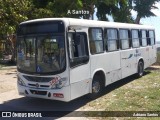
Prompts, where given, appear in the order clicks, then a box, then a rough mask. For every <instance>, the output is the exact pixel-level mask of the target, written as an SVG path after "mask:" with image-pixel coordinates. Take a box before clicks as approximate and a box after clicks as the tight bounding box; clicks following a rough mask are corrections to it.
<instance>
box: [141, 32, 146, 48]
mask: <svg viewBox="0 0 160 120" xmlns="http://www.w3.org/2000/svg"><path fill="white" fill-rule="evenodd" d="M141 34H142V46H143V47H145V46H147V33H146V31H145V30H142V32H141Z"/></svg>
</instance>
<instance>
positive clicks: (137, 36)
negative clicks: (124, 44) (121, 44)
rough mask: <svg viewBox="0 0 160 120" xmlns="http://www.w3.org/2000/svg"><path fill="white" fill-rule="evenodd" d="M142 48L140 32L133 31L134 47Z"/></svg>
mask: <svg viewBox="0 0 160 120" xmlns="http://www.w3.org/2000/svg"><path fill="white" fill-rule="evenodd" d="M139 46H140V43H139V35H138V30H132V47H133V48H137V47H139Z"/></svg>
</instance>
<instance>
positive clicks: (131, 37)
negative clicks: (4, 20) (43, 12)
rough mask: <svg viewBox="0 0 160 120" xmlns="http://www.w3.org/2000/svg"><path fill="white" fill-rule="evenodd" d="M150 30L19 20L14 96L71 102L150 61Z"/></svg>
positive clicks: (153, 55) (92, 94) (140, 71)
mask: <svg viewBox="0 0 160 120" xmlns="http://www.w3.org/2000/svg"><path fill="white" fill-rule="evenodd" d="M156 57H157V56H156V45H155V30H154V28H153V27H151V26H145V25H135V24H125V23H114V22H104V21H94V20H82V19H73V18H45V19H36V20H30V21H26V22H22V23H21V24H20V25H19V28H18V30H17V70H18V82H17V84H18V91H19V94H20V95H24V96H29V97H37V98H44V99H52V100H60V101H66V102H67V101H71V100H73V99H75V98H78V97H80V96H83V95H85V94H89V96H90V97H92V98H96V97H97V96H98V95H99V94H100V93H101V91H102V90H103V88H104V87H105V86H107V85H109V84H111V83H113V82H116V81H118V80H120V79H123V78H125V77H127V76H130V75H132V74H136V73H137V75H138V76H139V77H141V76H142V75H143V71H144V69H145V68H147V67H149V66H150V65H152V64H153V63H155V62H156Z"/></svg>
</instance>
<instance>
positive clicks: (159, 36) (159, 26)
mask: <svg viewBox="0 0 160 120" xmlns="http://www.w3.org/2000/svg"><path fill="white" fill-rule="evenodd" d="M155 6H156V7H158V8H159V9H153V10H152V12H153V13H154V14H155V15H156V17H148V18H142V19H141V20H140V23H141V24H144V25H151V26H153V27H154V28H155V33H156V41H160V2H157V3H156V4H155ZM96 11H97V9H95V14H94V19H95V20H97V17H96ZM131 12H132V16H133V18H136V15H137V13H136V12H135V11H133V10H132V11H131ZM109 20H110V21H113V19H112V18H111V17H110V16H109Z"/></svg>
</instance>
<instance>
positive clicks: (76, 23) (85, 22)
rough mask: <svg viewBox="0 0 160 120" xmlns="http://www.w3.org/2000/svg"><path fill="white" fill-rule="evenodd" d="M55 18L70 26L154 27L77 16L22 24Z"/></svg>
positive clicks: (151, 27)
mask: <svg viewBox="0 0 160 120" xmlns="http://www.w3.org/2000/svg"><path fill="white" fill-rule="evenodd" d="M53 20H62V21H64V22H65V23H66V22H68V23H69V25H70V26H84V27H109V28H126V29H154V27H153V26H149V25H138V24H130V23H118V22H108V21H97V20H87V19H75V18H42V19H34V20H29V21H25V22H22V23H21V24H25V23H32V22H41V21H53Z"/></svg>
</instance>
